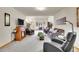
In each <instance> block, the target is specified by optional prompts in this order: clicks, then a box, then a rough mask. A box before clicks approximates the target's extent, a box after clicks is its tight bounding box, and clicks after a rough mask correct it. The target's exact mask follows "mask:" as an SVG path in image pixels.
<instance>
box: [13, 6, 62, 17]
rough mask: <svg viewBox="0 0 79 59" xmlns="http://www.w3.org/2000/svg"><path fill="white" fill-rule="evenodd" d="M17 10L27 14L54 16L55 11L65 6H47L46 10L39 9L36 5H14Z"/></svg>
mask: <svg viewBox="0 0 79 59" xmlns="http://www.w3.org/2000/svg"><path fill="white" fill-rule="evenodd" d="M14 8H15V9H16V10H18V11H20V12H22V13H23V14H25V15H26V16H53V15H54V14H55V13H57V12H58V11H60V10H61V9H63V8H64V7H46V10H44V11H39V10H36V9H35V7H14Z"/></svg>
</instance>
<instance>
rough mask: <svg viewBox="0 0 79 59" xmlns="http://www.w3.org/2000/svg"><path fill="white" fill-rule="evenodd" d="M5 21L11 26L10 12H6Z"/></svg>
mask: <svg viewBox="0 0 79 59" xmlns="http://www.w3.org/2000/svg"><path fill="white" fill-rule="evenodd" d="M4 23H5V26H10V14H8V13H5V14H4Z"/></svg>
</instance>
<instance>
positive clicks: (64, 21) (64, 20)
mask: <svg viewBox="0 0 79 59" xmlns="http://www.w3.org/2000/svg"><path fill="white" fill-rule="evenodd" d="M55 23H56V24H57V25H64V24H66V17H63V18H60V19H57V20H55Z"/></svg>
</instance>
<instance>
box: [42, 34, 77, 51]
mask: <svg viewBox="0 0 79 59" xmlns="http://www.w3.org/2000/svg"><path fill="white" fill-rule="evenodd" d="M75 39H76V33H72V32H71V33H70V37H69V38H68V37H67V41H66V42H63V44H58V45H54V44H53V43H48V42H45V43H44V45H43V51H44V52H70V51H71V50H72V48H73V45H74V42H75Z"/></svg>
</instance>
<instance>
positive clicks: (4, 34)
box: [0, 7, 25, 47]
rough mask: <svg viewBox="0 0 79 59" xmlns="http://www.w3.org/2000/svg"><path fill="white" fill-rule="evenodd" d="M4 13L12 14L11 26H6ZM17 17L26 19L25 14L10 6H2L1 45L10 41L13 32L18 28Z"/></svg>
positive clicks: (0, 13) (0, 8)
mask: <svg viewBox="0 0 79 59" xmlns="http://www.w3.org/2000/svg"><path fill="white" fill-rule="evenodd" d="M4 13H9V14H10V26H4ZM17 18H22V19H25V15H23V14H22V13H20V12H19V11H17V10H15V9H14V8H10V7H0V47H1V46H3V45H5V44H7V43H9V42H10V41H12V40H13V39H11V32H12V31H13V29H15V28H16V20H17Z"/></svg>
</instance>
